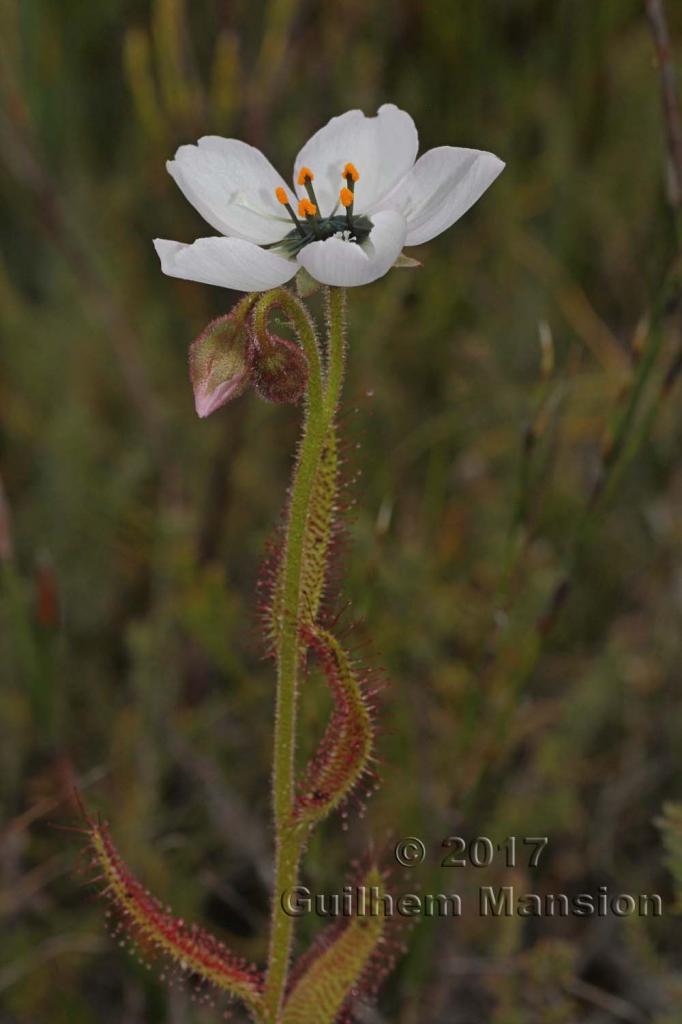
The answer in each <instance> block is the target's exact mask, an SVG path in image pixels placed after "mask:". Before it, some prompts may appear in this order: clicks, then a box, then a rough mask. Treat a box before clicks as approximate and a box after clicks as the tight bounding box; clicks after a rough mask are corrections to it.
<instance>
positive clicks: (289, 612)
mask: <svg viewBox="0 0 682 1024" xmlns="http://www.w3.org/2000/svg"><path fill="white" fill-rule="evenodd" d="M283 295H286V299H284V298H283V297H282V294H280V293H279V292H273V293H268V294H267V295H266V296H265V297H264V298H263V300H261V302H260V303H259V304H258V307H257V309H256V317H257V318H259V317H263V320H262V322H263V323H264V322H265V318H266V317H267V313H268V311H269V310H270V309H271V308H272V307H273V306H274V307H279V308H281V309H282V310H283V312H285V314H286V315H288V316H291V318H292V320H294V319H295V318H296V317H298V318H299V319H298V320H297V321H296V326H297V328H299V333H300V335H301V340H302V342H303V344H304V348H305V351H306V356H307V357H308V362H309V369H310V377H309V382H308V395H307V398H308V401H307V405H306V412H305V419H304V423H303V435H302V439H301V445H300V449H299V455H298V461H297V464H296V470H295V473H294V480H293V484H292V488H291V496H290V502H289V510H288V517H287V524H286V532H285V537H284V553H283V558H282V563H281V566H280V570H279V572H280V583H281V600H282V613H281V623H280V628H279V631H278V638H277V650H276V658H277V700H276V719H275V741H274V757H273V800H274V815H275V830H276V853H275V886H274V892H273V899H272V919H271V930H270V950H269V956H268V972H267V980H266V987H265V994H264V1006H265V1020H266V1021H267V1024H276V1022H277V1020H278V1018H279V1016H280V1011H281V1006H282V1001H283V998H284V994H285V990H286V984H287V976H288V971H289V962H290V957H291V945H292V940H293V927H294V919H293V917H291V916H290V915H288V914H286V913H285V912H284V910H283V908H282V906H281V902H280V899H281V894H282V893H283V892H284V891H285V890H287V889H290V888H292V887H293V886H295V885H296V883H297V880H298V868H299V862H300V858H301V850H302V846H303V840H304V838H305V833H302V832H301V830H300V828H297V827H296V824H295V822H294V818H293V807H294V797H295V750H296V712H297V698H298V672H299V668H300V662H301V640H300V629H301V621H302V616H303V615H304V614H305V609H304V608H303V607H302V601H301V595H302V579H303V569H304V559H303V554H304V549H305V545H306V538H307V535H308V526H309V523H310V520H311V516H312V514H313V513H314V511H315V510H314V509H312V508H311V496H312V495H313V493H314V484H315V477H316V473H317V469H318V465H319V461H320V457H321V454H322V451H323V448H324V443H325V439H326V437H327V435H328V432H329V430H330V429H331V427H332V424H333V421H334V417H335V414H336V409H337V406H338V401H339V395H340V392H341V386H342V382H343V370H344V362H345V324H344V305H345V293H344V292H343V291H342V290H341V289H337V288H333V289H328V297H327V331H328V333H327V353H328V363H327V372H326V379H325V386H324V391H323V392H322V389H321V386H320V361H319V353H318V350H317V345H316V342H315V340H314V334H312V341H311V335H310V333H309V332H310V330H311V329H310V328H309V325H308V324H305V329H304V330H303V331H301V327H303V326H304V324H303V320H302V317H301V314H300V310H301V307H300V304H299V303H298V301H297V300H295V299H294V298H293V296H291V295H290V293H286V292H283ZM294 309H295V310H296V312H294ZM313 350H314V351H313Z"/></svg>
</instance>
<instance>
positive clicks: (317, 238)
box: [266, 163, 373, 257]
mask: <svg viewBox="0 0 682 1024" xmlns="http://www.w3.org/2000/svg"><path fill="white" fill-rule="evenodd" d="M341 178H342V180H343V181H345V185H344V186H343V187H342V188H341V189H340V190H339V199H338V203H337V205H336V206H335V208H334V210H333V211H332V213H331V214H330V216H329V217H322V216H320V212H319V211H320V204H319V203H318V201H317V196H316V195H315V188H314V186H313V181H314V179H315V175H314V174H313V172H312V171H311V169H310V168H309V167H301V169H300V170H299V172H298V177H297V179H296V183H297V184H298V185H302V186H303V187H304V188H305V190H306V192H307V193H308V196H307V198H304V199H299V201H298V211H297V212H298V215H297V214H296V213H295V212H294V209H293V206H292V205H291V200H290V198H289V195H288V193H287V191H286V189H284V188H282V187H281V186H280V187H279V188H277V189H275V195H276V196H277V200H278V201H279V202H280V203H281V204H282V206H283V207H284V208H285V209H286V211H287V213H288V214H289V216H290V217H291V220H292V221H293V224H294V228H293V230H292V231H290V232H289V233H288V234H287V235H285V237H284V238H283V239H282V240H281V242H275V243H274V244H272V245H269V246H266V248H268V249H275V250H277V251H278V252H281V253H282V255H283V256H288V257H292V256H296V255H297V254H298V253H299V252H300V251H301V249H303V248H304V246H306V245H309V244H310V243H311V242H323V241H325V239H327V238H333V237H334V236H338V237H340V238H342V239H343V240H344V241H346V242H355V243H357V244H358V245H360V244H361V243H362V242H364V241H365V240H366V239H367V238H368V236H369V233H370V231H371V230H372V226H373V225H372V222H371V220H370V219H369V217H365V216H363V215H359V216H358V215H356V214H355V213H354V212H353V205H354V202H355V183H356V181H358V180H359V178H360V175H359V173H358V170H357V168H356V167H355V165H354V164H351V163H347V164H346V165H345V167H344V168H343V171H342V172H341ZM339 204H340V205H341V206H342V207H343V209H344V211H345V212H344V214H341V213H337V212H336V211H337V210H338V208H339Z"/></svg>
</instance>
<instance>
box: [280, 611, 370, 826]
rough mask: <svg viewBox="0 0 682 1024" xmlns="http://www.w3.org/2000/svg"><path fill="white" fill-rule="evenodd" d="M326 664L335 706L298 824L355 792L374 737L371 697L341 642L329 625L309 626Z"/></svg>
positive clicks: (306, 781) (309, 771)
mask: <svg viewBox="0 0 682 1024" xmlns="http://www.w3.org/2000/svg"><path fill="white" fill-rule="evenodd" d="M304 636H305V639H306V642H307V643H308V645H309V646H310V648H311V650H313V651H314V653H315V655H316V656H317V659H318V661H319V663H320V665H321V667H322V671H323V673H324V676H325V680H326V682H327V685H328V686H329V689H330V691H331V694H332V698H333V701H334V707H333V710H332V714H331V718H330V720H329V723H328V725H327V728H326V730H325V733H324V736H323V737H322V741H321V742H320V745H319V747H318V750H317V753H316V754H315V756H314V757H313V758H312V760H311V761H310V763H309V764H308V767H307V768H306V770H305V772H304V774H303V779H302V782H301V784H300V785H299V787H298V797H297V799H296V802H295V804H294V812H293V813H294V821H295V823H296V824H305V825H312V824H313V823H315V822H317V821H320V820H321V819H322V818H324V817H325V816H326V815H327V814H329V813H330V811H332V810H334V808H336V807H338V806H339V804H340V803H341V802H342V801H343V800H344V799H345V798H346V797H347V796H348V795H349V794H350V792H351V790H352V789H353V788H354V786H355V785H356V783H357V782H358V781H359V780H360V778H361V777H362V775H363V774H364V773H365V772H366V771H367V769H368V767H369V764H370V760H371V756H372V744H373V740H374V723H373V714H372V707H371V704H370V701H369V699H368V696H367V694H366V693H365V689H364V687H363V685H362V683H361V681H360V679H359V678H358V676H357V674H356V672H355V671H354V670H353V666H352V665H351V662H350V659H349V658H348V656H347V654H346V653H345V651H344V650H343V648H342V647H341V645H340V644H339V642H338V641H337V640H336V639H335V637H333V636H332V634H331V633H329V632H328V631H327V630H324V629H320V628H314V629H310V630H308V631H304Z"/></svg>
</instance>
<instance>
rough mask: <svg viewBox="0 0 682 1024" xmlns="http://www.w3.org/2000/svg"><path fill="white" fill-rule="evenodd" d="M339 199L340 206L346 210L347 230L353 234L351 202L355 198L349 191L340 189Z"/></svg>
mask: <svg viewBox="0 0 682 1024" xmlns="http://www.w3.org/2000/svg"><path fill="white" fill-rule="evenodd" d="M339 199H340V200H341V205H342V206H343V207H345V210H346V223H347V225H348V230H349V231H350V233H351V234H353V200H354V199H355V196H354V195H353V193H352V191H351V189H349V188H342V189H341V191H340V192H339Z"/></svg>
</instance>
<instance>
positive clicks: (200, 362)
mask: <svg viewBox="0 0 682 1024" xmlns="http://www.w3.org/2000/svg"><path fill="white" fill-rule="evenodd" d="M253 301H254V300H253V298H252V296H250V295H247V296H246V298H244V299H242V301H241V302H238V303H237V305H236V306H235V307H234V309H233V310H232V311H231V312H230V313H228V314H226V315H225V316H219V317H218V319H217V320H212V321H211V323H210V324H209V325H208V327H206V329H205V330H204V331H203V332H202V333H201V334H200V335H199V337H198V338H197V339H196V341H193V342H192V345H191V346H190V350H189V375H190V380H191V381H192V387H193V388H194V406H195V408H196V411H197V415H198V416H201V417H202V418H203V417H205V416H210V415H211V413H212V412H215V410H216V409H220V408H221V406H223V405H225V404H226V403H227V402H229V401H230V400H231V399H233V398H238V397H239V395H241V394H242V392H243V391H244V390H245V389H246V387H247V385H248V383H249V378H250V374H249V367H248V365H247V356H246V343H247V330H246V320H247V317H248V315H249V312H250V310H251V306H252V305H253Z"/></svg>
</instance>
